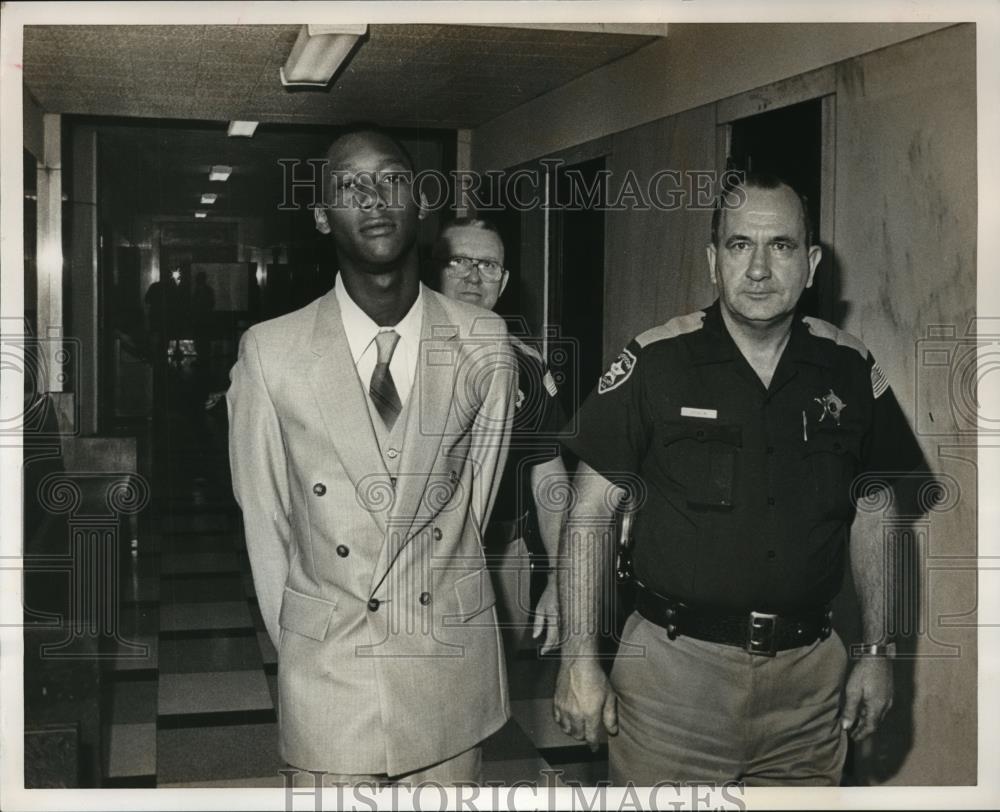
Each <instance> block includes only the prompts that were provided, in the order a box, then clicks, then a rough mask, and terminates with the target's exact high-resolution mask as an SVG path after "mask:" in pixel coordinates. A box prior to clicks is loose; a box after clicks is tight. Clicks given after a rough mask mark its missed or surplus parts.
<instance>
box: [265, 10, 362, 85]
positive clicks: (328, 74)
mask: <svg viewBox="0 0 1000 812" xmlns="http://www.w3.org/2000/svg"><path fill="white" fill-rule="evenodd" d="M367 33H368V26H367V25H303V26H302V28H300V29H299V35H298V36H297V37H296V38H295V45H293V46H292V52H291V53H290V54H289V55H288V61H287V62H285V64H284V67H282V68H281V69H280V70H279V72H278V73H279V75H280V76H281V84H283V85H284V86H285V87H295V86H307V87H324V86H326V85H327V84H329V82H330V80H331V79H332V78H333V75H334V74H335V73H336V72H337V69H338V68H340V66H341V65H343V64H344V62H345V61H347V57H348V56H350V53H351V50H352V49H353V48H354V46H355V45H357V44H358V41H359V40H360V39H361V38H362V37H363V36H364V35H365V34H367Z"/></svg>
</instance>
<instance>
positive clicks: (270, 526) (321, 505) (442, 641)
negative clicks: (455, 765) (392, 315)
mask: <svg viewBox="0 0 1000 812" xmlns="http://www.w3.org/2000/svg"><path fill="white" fill-rule="evenodd" d="M421 297H422V300H423V307H424V311H423V323H422V331H421V336H422V338H421V346H420V355H419V360H418V363H417V371H416V376H415V380H414V383H413V386H412V389H411V392H410V395H409V397H408V399H407V403H406V405H405V409H404V413H403V414H401V416H400V418H399V421H403V420H405V421H406V422H405V429H404V430H403V431H402V432H401V436H402V442H401V443H400V445H401V448H395V447H393V448H389V449H383V448H381V447H380V444H379V440H378V436H377V435H376V433H375V431H374V428H373V424H372V419H371V417H370V410H369V407H368V401H367V398H368V396H367V394H366V391H367V387H368V382H367V381H365V382H362V381H360V380H359V377H358V374H357V372H356V371H355V365H354V361H353V359H352V356H351V353H350V349H349V346H348V342H347V337H346V334H345V332H344V328H343V324H342V320H341V316H340V308H339V306H338V302H337V299H336V296H335V294H334V291H330V292H329V293H328V294H326V295H325V296H323V297H321V298H319V299H317V300H316V301H314V302H312V303H311V304H310V305H308V306H306V307H304V308H302V309H301V310H298V311H296V312H294V313H290V314H288V315H286V316H282V317H280V318H277V319H274V320H272V321H267V322H263V323H261V324H257V325H255V326H253V327H251V328H250V329H249V330H248V331H247V332H246V333H245V334H244V336H243V338H242V340H241V343H240V351H239V358H238V360H237V362H236V365H235V366H234V367H233V370H232V373H231V380H232V383H231V386H230V389H229V392H228V394H227V402H228V407H229V416H230V442H229V449H230V464H231V467H232V473H233V488H234V491H235V494H236V498H237V501H238V502H239V504H240V506H241V508H242V510H243V521H244V527H245V533H246V542H247V550H248V553H249V557H250V564H251V567H252V570H253V578H254V585H255V587H256V591H257V597H258V600H259V604H260V611H261V614H262V616H263V618H264V623H265V625H266V627H267V631H268V634H269V635H270V637H271V639H272V641H273V642H274V644H275V646H276V647H277V649H278V696H279V707H278V719H279V731H280V741H281V752H282V755H283V757H284V758H285V760H286V761H287V762H288V763H290V764H292V765H293V766H295V767H298V768H301V769H308V770H324V771H328V772H336V773H379V772H385V773H388V774H389V775H398V774H402V773H405V772H410V771H412V770H416V769H421V768H423V767H426V766H429V765H431V764H435V763H437V762H439V761H442V760H444V759H446V758H450V757H452V756H454V755H457V754H458V753H461V752H463V751H464V750H466V749H468V748H469V747H472V746H473V745H475V744H477V743H478V742H479V741H481V740H482V739H484V738H485V737H487V736H488V735H490V734H491V733H493V732H494V731H496V730H497V729H499V728H500V727H501V726H502V725H503V724H504V723H505V721H506V720H507V718H508V717H509V701H508V696H507V688H506V680H505V670H504V663H503V654H502V648H501V643H500V637H499V634H498V631H497V627H496V615H495V609H494V602H495V599H494V595H493V590H492V587H491V585H490V578H489V575H488V573H487V571H486V569H485V561H484V556H483V552H482V544H481V535H482V529H483V527H484V526H485V522H486V521H487V519H488V516H489V512H490V509H491V507H492V503H493V500H494V498H495V495H496V489H497V485H498V483H499V479H500V474H501V472H502V467H503V464H504V461H505V457H506V447H507V443H508V439H509V431H510V426H511V420H512V413H513V408H514V393H515V391H516V389H515V374H516V363H515V361H514V359H513V356H512V354H511V350H510V345H509V342H508V339H507V335H506V329H505V327H504V324H503V321H502V319H499V318H498V317H496V316H494V315H493V314H490V313H488V312H487V311H485V310H482V309H480V308H476V307H472V306H470V305H467V304H465V303H462V302H454V301H451V300H449V299H446V298H445V297H443V296H441V295H440V294H438V293H435V292H434V291H432V290H430V289H428V288H426V287H424V288H422V293H421Z"/></svg>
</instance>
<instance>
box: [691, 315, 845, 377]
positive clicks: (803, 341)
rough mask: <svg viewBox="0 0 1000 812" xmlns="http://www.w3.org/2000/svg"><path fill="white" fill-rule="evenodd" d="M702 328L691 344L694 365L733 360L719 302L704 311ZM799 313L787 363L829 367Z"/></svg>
mask: <svg viewBox="0 0 1000 812" xmlns="http://www.w3.org/2000/svg"><path fill="white" fill-rule="evenodd" d="M704 313H705V319H704V329H703V330H700V331H698V333H697V334H696V336H695V338H696V340H695V341H694V342H693V343H692V348H691V352H692V354H693V356H694V362H695V363H696V364H713V363H718V362H722V361H732V360H733V359H734V358H736V353H737V352H739V350H738V349H737V347H736V342H734V341H733V338H732V336H731V335H730V334H729V330H728V329H726V323H725V321H723V319H722V310H721V307H720V305H719V300H718V299H716V300H715V301H714V302H712V304H710V305H709V306H708V307H706V308H705V310H704ZM802 318H803V317H802V313H800V312H796V313H795V318H793V319H792V328H791V335H790V336H789V338H788V345H787V346H786V347H785V351H784V355H786V356H787V357H788V360H789V361H795V362H800V361H801V362H804V363H808V364H816V365H818V366H824V367H828V366H830V365H831V359H830V357H829V355H828V354H827V353H826V352H824V347H823V342H817V341H814V340H812V339H813V336H812V333H810V331H809V327H808V326H807V325H806V323H805V322H804V321H803V320H802Z"/></svg>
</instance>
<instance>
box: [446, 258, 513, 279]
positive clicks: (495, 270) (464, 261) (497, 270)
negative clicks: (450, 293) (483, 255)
mask: <svg viewBox="0 0 1000 812" xmlns="http://www.w3.org/2000/svg"><path fill="white" fill-rule="evenodd" d="M473 268H475V269H476V270H478V271H479V275H480V276H481V277H482V278H483V279H485V280H486V281H487V282H499V281H500V280H501V278H503V272H504V267H503V265H501V264H500V263H499V262H494V261H493V260H492V259H473V258H472V257H452V258H451V259H449V260H448V264H447V265H445V271H446V272H447V274H448V276H450V277H451V278H452V279H465V278H466V277H467V276H468V275H469V274H471V273H472V269H473Z"/></svg>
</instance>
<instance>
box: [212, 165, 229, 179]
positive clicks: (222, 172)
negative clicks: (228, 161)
mask: <svg viewBox="0 0 1000 812" xmlns="http://www.w3.org/2000/svg"><path fill="white" fill-rule="evenodd" d="M232 173H233V168H232V167H231V166H223V165H222V164H219V165H218V166H213V167H212V168H211V169H210V170H209V172H208V179H209V180H229V176H230V175H231V174H232Z"/></svg>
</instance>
